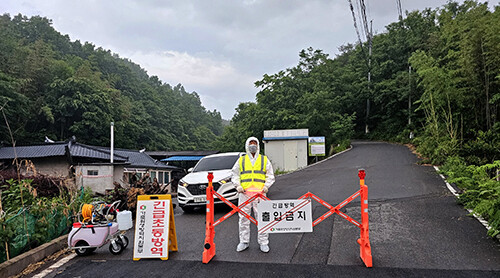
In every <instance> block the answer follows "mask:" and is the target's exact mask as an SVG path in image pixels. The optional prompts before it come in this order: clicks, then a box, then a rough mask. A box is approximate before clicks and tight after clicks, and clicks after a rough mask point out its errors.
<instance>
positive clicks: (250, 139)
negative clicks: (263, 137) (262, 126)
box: [245, 136, 260, 157]
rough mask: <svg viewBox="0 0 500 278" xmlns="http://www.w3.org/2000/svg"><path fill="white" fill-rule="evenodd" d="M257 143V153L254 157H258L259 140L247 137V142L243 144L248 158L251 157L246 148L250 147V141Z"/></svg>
mask: <svg viewBox="0 0 500 278" xmlns="http://www.w3.org/2000/svg"><path fill="white" fill-rule="evenodd" d="M254 140H255V141H257V152H256V153H255V157H257V156H259V153H260V142H259V139H257V138H255V137H253V136H252V137H248V139H247V141H246V142H245V151H246V152H247V155H248V156H249V157H252V156H251V153H250V150H249V149H248V146H250V141H254Z"/></svg>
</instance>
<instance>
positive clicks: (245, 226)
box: [231, 137, 274, 245]
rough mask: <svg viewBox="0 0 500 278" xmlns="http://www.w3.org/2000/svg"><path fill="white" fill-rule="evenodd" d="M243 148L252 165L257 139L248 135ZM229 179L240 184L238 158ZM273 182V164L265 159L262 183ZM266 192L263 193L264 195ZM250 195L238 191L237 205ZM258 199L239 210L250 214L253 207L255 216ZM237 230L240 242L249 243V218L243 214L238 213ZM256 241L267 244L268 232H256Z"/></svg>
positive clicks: (254, 159) (271, 183)
mask: <svg viewBox="0 0 500 278" xmlns="http://www.w3.org/2000/svg"><path fill="white" fill-rule="evenodd" d="M250 141H257V152H256V153H255V156H253V155H252V154H251V153H250V151H249V149H248V146H249V145H250ZM245 150H246V153H247V154H246V155H248V157H249V158H250V162H252V166H253V165H255V162H256V161H257V157H258V156H259V152H260V147H259V140H258V139H257V138H255V137H249V138H248V139H247V141H246V143H245ZM231 181H232V182H233V184H234V186H235V187H238V186H240V164H239V159H238V160H237V161H236V163H235V164H234V166H233V168H232V177H231ZM273 183H274V171H273V166H272V165H271V161H269V159H268V160H267V164H266V182H265V183H264V186H265V187H267V188H269V187H271V185H273ZM265 195H266V194H264V196H265ZM249 198H250V196H248V195H247V194H245V193H240V194H239V198H238V205H241V204H242V203H244V202H246V201H247V200H248V199H249ZM259 201H260V199H256V200H254V201H253V202H251V203H250V204H248V205H246V206H244V207H243V208H242V209H241V210H242V211H244V212H245V213H247V214H248V215H250V211H251V208H253V211H254V217H255V218H257V217H256V216H257V213H258V212H257V204H258V203H259ZM239 217H240V218H239V230H240V243H249V242H250V220H248V219H247V218H246V217H245V216H243V215H242V214H240V213H239ZM257 242H258V243H259V245H268V244H269V234H267V233H265V234H264V233H262V234H258V237H257Z"/></svg>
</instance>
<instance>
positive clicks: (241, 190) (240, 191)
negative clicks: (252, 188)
mask: <svg viewBox="0 0 500 278" xmlns="http://www.w3.org/2000/svg"><path fill="white" fill-rule="evenodd" d="M236 191H238V193H243V192H245V189H243V187H242V186H241V185H238V186H237V187H236Z"/></svg>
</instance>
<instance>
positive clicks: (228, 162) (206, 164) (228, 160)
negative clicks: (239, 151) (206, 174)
mask: <svg viewBox="0 0 500 278" xmlns="http://www.w3.org/2000/svg"><path fill="white" fill-rule="evenodd" d="M238 157H239V155H230V156H229V155H228V156H216V157H207V158H203V159H202V160H200V162H199V163H198V165H196V167H195V168H194V169H193V172H203V171H216V170H226V169H231V168H233V165H234V163H236V160H238Z"/></svg>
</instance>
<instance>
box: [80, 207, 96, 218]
mask: <svg viewBox="0 0 500 278" xmlns="http://www.w3.org/2000/svg"><path fill="white" fill-rule="evenodd" d="M93 208H94V206H93V205H90V204H85V205H83V207H82V217H83V222H88V221H90V220H92V209H93Z"/></svg>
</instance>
